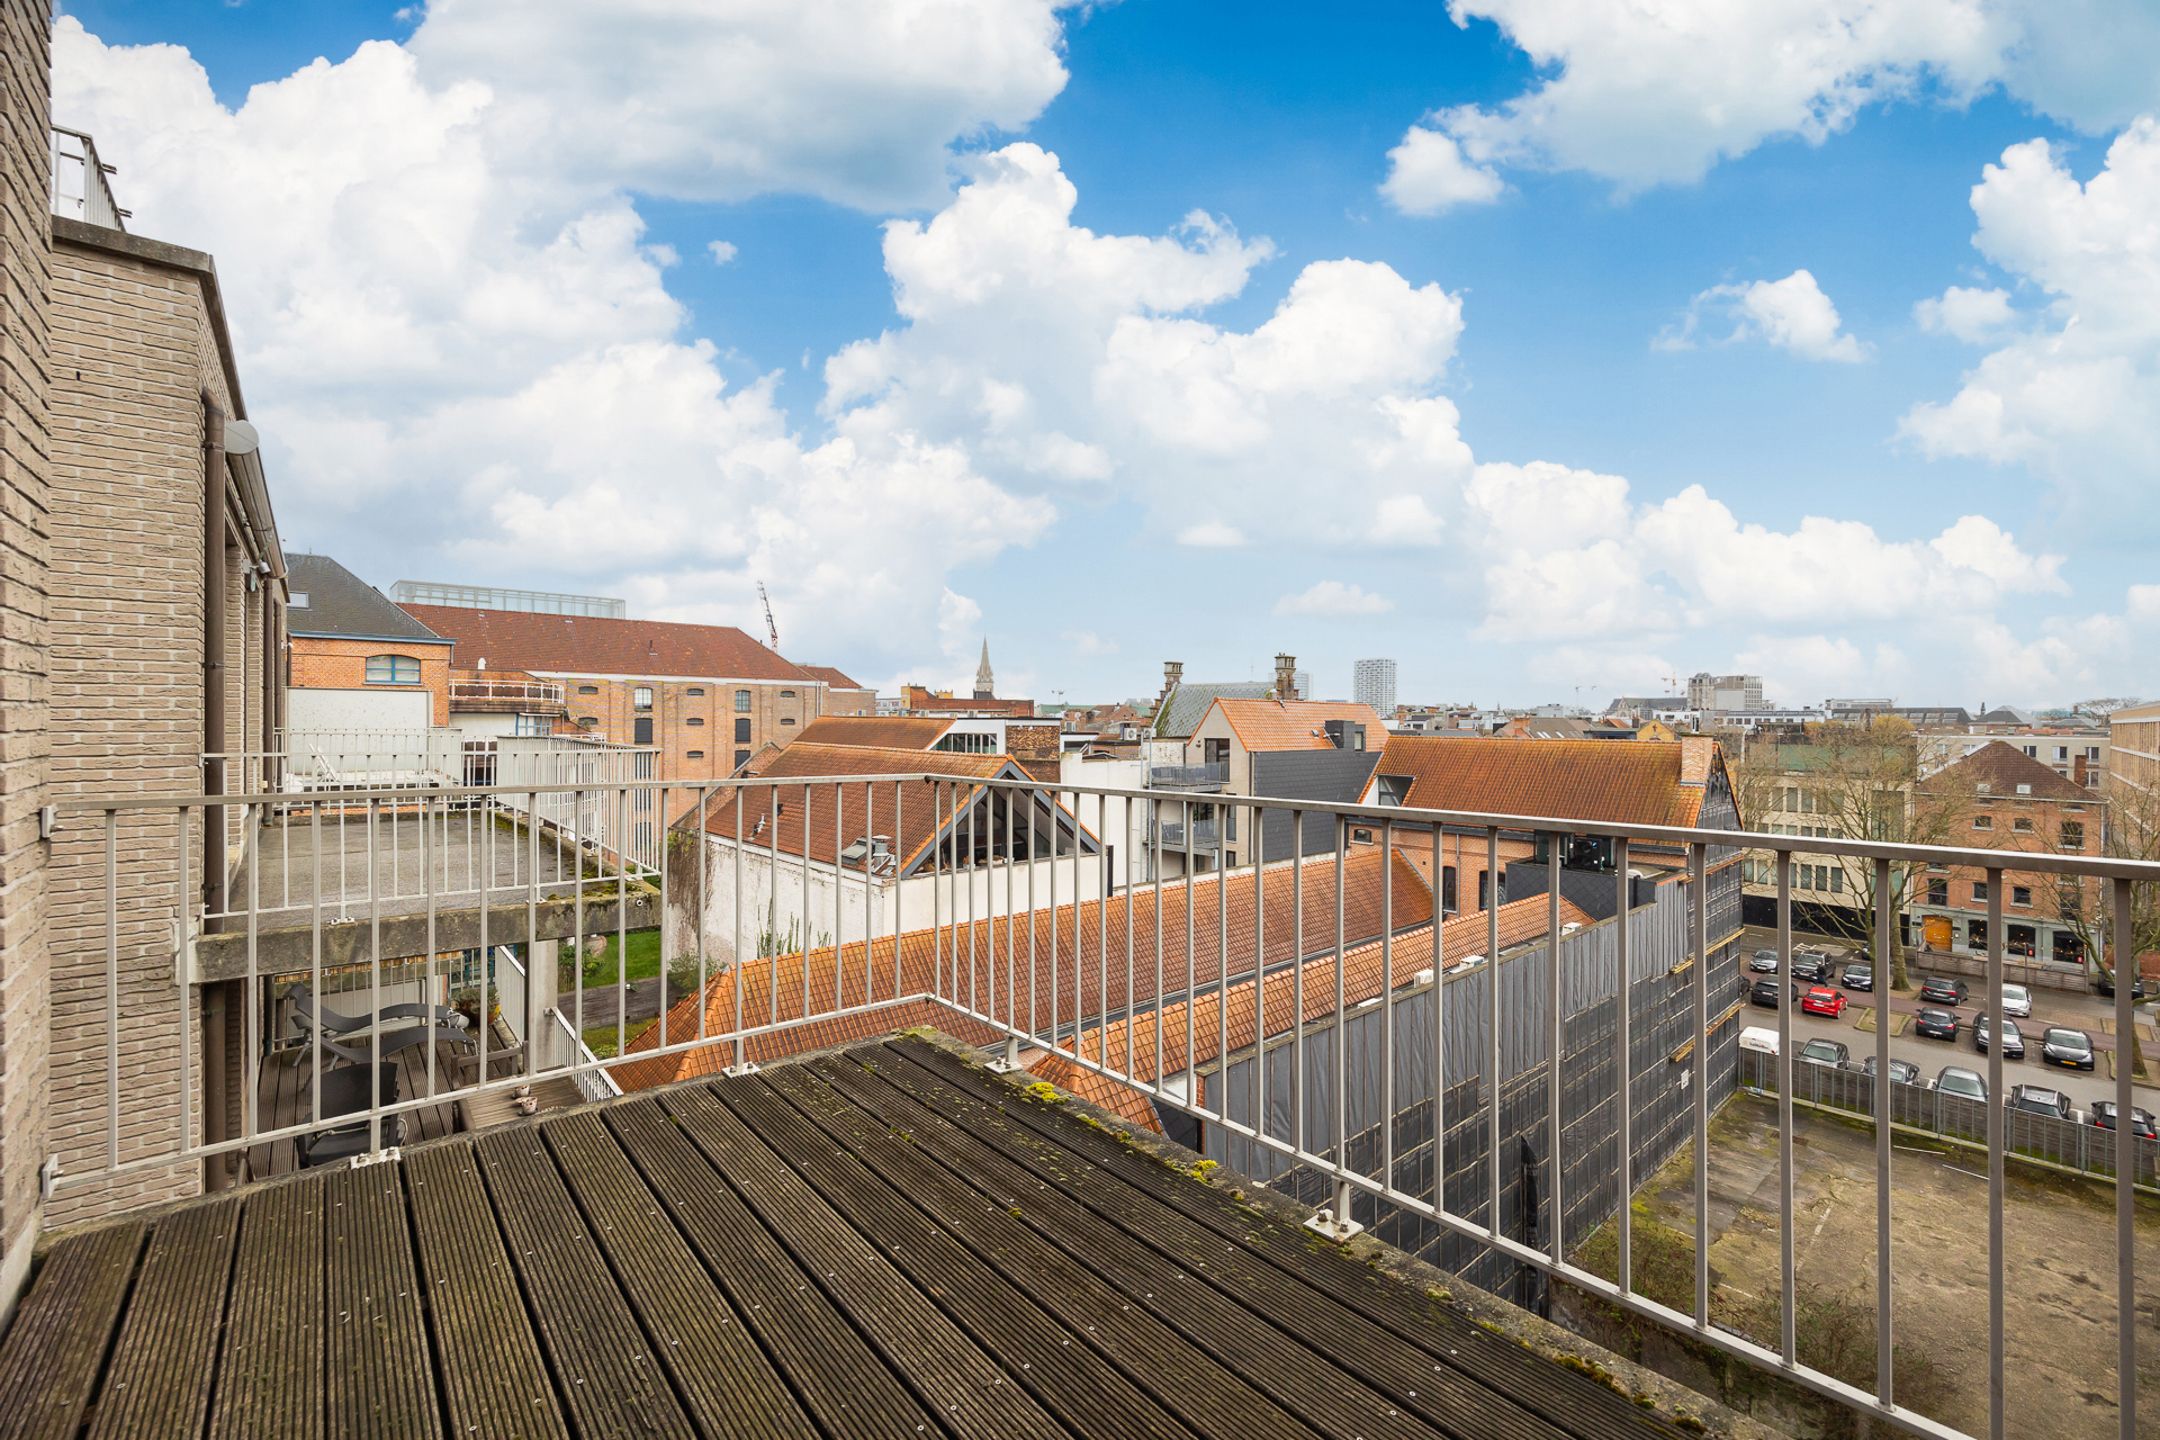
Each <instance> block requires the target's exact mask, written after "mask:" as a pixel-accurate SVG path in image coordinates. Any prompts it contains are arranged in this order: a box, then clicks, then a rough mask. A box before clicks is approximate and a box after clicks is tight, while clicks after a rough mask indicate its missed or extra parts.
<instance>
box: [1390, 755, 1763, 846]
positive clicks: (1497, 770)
mask: <svg viewBox="0 0 2160 1440" xmlns="http://www.w3.org/2000/svg"><path fill="white" fill-rule="evenodd" d="M1723 763H1724V762H1723V760H1722V759H1721V758H1720V756H1719V754H1718V750H1717V742H1716V741H1715V740H1713V739H1711V738H1709V737H1708V736H1690V737H1688V738H1687V739H1684V740H1669V741H1668V740H1631V741H1626V742H1621V741H1614V740H1507V739H1500V738H1494V737H1484V736H1479V737H1470V738H1464V737H1456V736H1448V735H1391V736H1389V737H1388V742H1387V744H1386V745H1385V746H1384V747H1383V748H1382V750H1381V752H1380V763H1379V765H1378V766H1377V767H1376V769H1375V772H1374V773H1375V775H1376V776H1403V777H1405V778H1407V779H1408V780H1409V781H1410V788H1409V791H1408V793H1407V794H1405V795H1404V797H1403V802H1402V803H1403V804H1405V805H1411V806H1416V807H1419V808H1422V809H1429V810H1470V811H1477V812H1480V813H1483V814H1487V815H1539V816H1550V817H1552V818H1554V819H1562V820H1589V821H1597V822H1604V823H1607V824H1622V825H1692V824H1694V823H1695V820H1696V817H1697V816H1698V815H1700V814H1701V812H1702V802H1703V797H1704V794H1705V793H1706V788H1707V785H1708V781H1709V777H1710V775H1711V773H1712V771H1713V770H1714V769H1716V768H1718V767H1720V766H1722V765H1723Z"/></svg>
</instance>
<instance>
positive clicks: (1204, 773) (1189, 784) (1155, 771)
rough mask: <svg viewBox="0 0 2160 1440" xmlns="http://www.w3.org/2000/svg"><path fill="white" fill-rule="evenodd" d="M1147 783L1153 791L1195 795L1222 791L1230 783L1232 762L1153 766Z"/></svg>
mask: <svg viewBox="0 0 2160 1440" xmlns="http://www.w3.org/2000/svg"><path fill="white" fill-rule="evenodd" d="M1147 783H1148V788H1149V789H1151V790H1176V791H1184V792H1194V793H1197V792H1202V791H1216V790H1220V789H1222V788H1223V786H1225V785H1227V784H1229V783H1230V762H1229V761H1227V760H1218V761H1216V762H1215V763H1214V764H1212V765H1151V766H1149V767H1148V776H1147Z"/></svg>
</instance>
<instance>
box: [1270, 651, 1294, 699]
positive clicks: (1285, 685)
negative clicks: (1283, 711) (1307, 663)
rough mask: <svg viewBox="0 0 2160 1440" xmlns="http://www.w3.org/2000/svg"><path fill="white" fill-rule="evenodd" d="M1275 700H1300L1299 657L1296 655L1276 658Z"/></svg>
mask: <svg viewBox="0 0 2160 1440" xmlns="http://www.w3.org/2000/svg"><path fill="white" fill-rule="evenodd" d="M1275 698H1276V699H1277V700H1295V699H1297V698H1298V693H1297V656H1295V655H1277V656H1276V657H1275Z"/></svg>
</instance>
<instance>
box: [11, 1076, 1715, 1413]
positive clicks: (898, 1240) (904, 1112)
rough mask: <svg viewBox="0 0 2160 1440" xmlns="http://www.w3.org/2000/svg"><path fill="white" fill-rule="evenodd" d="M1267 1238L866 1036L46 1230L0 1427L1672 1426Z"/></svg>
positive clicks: (1069, 1127) (1415, 1297)
mask: <svg viewBox="0 0 2160 1440" xmlns="http://www.w3.org/2000/svg"><path fill="white" fill-rule="evenodd" d="M285 1078H286V1079H288V1080H289V1079H291V1078H293V1077H291V1076H287V1077H285ZM433 1108H438V1109H440V1108H446V1107H433ZM1295 1230H1296V1227H1295V1226H1293V1225H1288V1224H1286V1223H1285V1222H1282V1221H1280V1220H1273V1221H1269V1220H1267V1219H1265V1218H1264V1217H1256V1215H1255V1213H1254V1212H1252V1211H1251V1210H1249V1209H1246V1208H1240V1207H1238V1206H1237V1205H1236V1204H1235V1203H1234V1201H1233V1200H1232V1198H1231V1197H1229V1196H1227V1195H1225V1194H1223V1193H1222V1192H1221V1191H1219V1190H1217V1189H1215V1188H1213V1187H1209V1186H1205V1185H1199V1184H1196V1183H1194V1182H1193V1181H1192V1180H1191V1179H1190V1177H1188V1176H1185V1175H1183V1174H1181V1173H1179V1172H1178V1171H1176V1170H1174V1169H1172V1168H1171V1167H1170V1166H1168V1165H1167V1164H1165V1163H1164V1162H1162V1161H1160V1160H1158V1159H1156V1158H1154V1157H1152V1156H1147V1155H1145V1154H1142V1153H1140V1152H1138V1151H1135V1150H1132V1149H1129V1148H1127V1147H1126V1146H1124V1145H1121V1144H1119V1143H1118V1142H1117V1140H1115V1139H1114V1138H1112V1137H1111V1136H1110V1135H1108V1134H1107V1133H1105V1132H1100V1131H1097V1130H1093V1129H1089V1128H1088V1127H1086V1126H1083V1125H1081V1124H1078V1123H1077V1122H1076V1121H1075V1120H1074V1118H1073V1117H1072V1116H1071V1115H1070V1114H1068V1113H1066V1112H1065V1111H1064V1110H1063V1109H1062V1108H1061V1107H1056V1106H1045V1105H1041V1104H1038V1103H1035V1102H1033V1101H1031V1100H1029V1099H1027V1098H1026V1097H1025V1096H1024V1095H1023V1094H1022V1093H1021V1092H1019V1091H1018V1090H1017V1089H1016V1088H1015V1087H1014V1086H1013V1085H1012V1084H1011V1083H1010V1082H1008V1081H1005V1080H1002V1079H998V1078H996V1077H992V1076H989V1075H987V1074H985V1073H983V1072H981V1071H979V1070H977V1069H974V1068H972V1067H970V1066H968V1065H966V1064H964V1063H962V1062H960V1061H958V1060H956V1059H954V1058H952V1057H951V1056H949V1055H947V1054H946V1053H944V1052H941V1051H936V1050H934V1049H927V1048H924V1047H923V1046H921V1045H920V1044H919V1043H916V1042H895V1043H892V1044H888V1045H883V1046H866V1047H861V1048H859V1049H857V1050H855V1051H852V1052H849V1054H848V1055H847V1056H846V1057H844V1058H842V1059H824V1060H818V1061H812V1062H809V1063H806V1064H803V1065H800V1066H795V1067H786V1068H776V1069H774V1070H769V1071H766V1072H763V1073H761V1074H758V1075H753V1076H747V1077H738V1078H733V1079H728V1080H723V1081H716V1082H711V1083H708V1084H696V1085H688V1086H683V1087H677V1088H673V1089H670V1090H666V1091H662V1092H659V1093H657V1094H655V1095H650V1096H633V1097H629V1098H626V1099H623V1100H620V1101H616V1102H613V1103H610V1104H606V1105H603V1106H599V1107H595V1108H593V1109H591V1110H588V1111H579V1112H576V1113H573V1114H570V1115H567V1116H560V1117H557V1118H554V1119H545V1120H542V1121H539V1122H536V1123H533V1124H522V1125H514V1126H509V1127H505V1128H502V1129H498V1130H493V1131H490V1132H488V1133H486V1134H484V1135H479V1136H473V1135H456V1136H453V1137H451V1138H449V1139H447V1140H445V1141H443V1142H441V1143H437V1144H432V1145H429V1144H423V1145H419V1146H417V1147H415V1148H411V1149H408V1150H407V1151H406V1152H405V1154H404V1155H403V1157H402V1159H396V1160H386V1161H382V1162H379V1163H376V1164H372V1165H366V1166H361V1167H358V1168H355V1167H351V1166H339V1167H332V1168H328V1169H326V1170H325V1171H323V1172H321V1173H315V1174H309V1175H299V1176H290V1177H286V1178H284V1179H281V1180H278V1181H276V1182H274V1183H270V1184H265V1185H256V1186H250V1187H246V1188H244V1189H242V1190H240V1191H239V1192H237V1193H235V1194H232V1195H228V1196H221V1197H216V1198H213V1199H208V1200H204V1201H201V1202H196V1203H193V1204H189V1205H184V1206H180V1207H178V1208H175V1209H172V1210H168V1211H163V1212H159V1213H158V1214H156V1215H155V1216H153V1217H151V1218H148V1219H145V1220H141V1221H135V1222H128V1223H121V1224H117V1225H112V1226H106V1227H101V1228H92V1229H89V1230H85V1231H81V1232H78V1233H76V1234H73V1235H70V1236H66V1237H63V1238H61V1239H58V1240H56V1241H55V1242H54V1243H53V1244H52V1246H51V1248H50V1249H49V1250H48V1251H47V1252H46V1253H45V1254H44V1255H43V1256H42V1257H41V1259H40V1262H39V1265H38V1268H37V1269H36V1271H35V1272H34V1274H33V1277H32V1281H31V1284H30V1287H29V1289H28V1291H27V1292H26V1294H25V1295H24V1297H23V1299H22V1302H21V1304H20V1305H19V1307H18V1309H17V1312H16V1315H15V1317H14V1320H13V1323H12V1324H11V1325H10V1326H9V1328H8V1329H7V1331H6V1332H5V1334H4V1335H0V1440H12V1437H17V1436H23V1437H46V1436H50V1437H53V1440H65V1437H72V1436H77V1435H81V1434H84V1433H88V1434H90V1435H92V1436H95V1437H112V1440H133V1437H150V1436H160V1437H162V1436H167V1435H171V1436H194V1437H202V1436H210V1437H226V1436H231V1437H236V1440H237V1437H251V1440H252V1437H255V1436H270V1435H275V1436H279V1437H286V1436H297V1437H303V1440H305V1437H321V1440H330V1437H339V1440H342V1437H345V1436H354V1437H364V1436H397V1437H404V1436H413V1437H428V1440H442V1437H446V1436H447V1437H463V1436H469V1435H486V1436H490V1437H493V1436H509V1437H515V1440H526V1437H530V1440H569V1437H570V1436H573V1435H576V1436H587V1435H617V1434H626V1435H653V1436H690V1435H704V1436H713V1435H731V1436H732V1435H746V1436H768V1437H773V1440H778V1437H783V1436H792V1435H796V1434H804V1435H810V1434H816V1435H823V1436H828V1437H833V1440H875V1437H882V1436H887V1435H895V1434H898V1435H931V1434H945V1435H949V1436H961V1437H966V1436H998V1437H1005V1436H1037V1435H1042V1436H1050V1435H1067V1434H1074V1435H1081V1436H1085V1437H1089V1440H1124V1437H1127V1436H1132V1437H1151V1436H1152V1437H1164V1440H1167V1437H1171V1436H1179V1435H1186V1434H1192V1435H1199V1436H1205V1437H1222V1440H1231V1437H1238V1440H1242V1437H1245V1436H1251V1435H1266V1436H1270V1437H1272V1436H1277V1435H1282V1436H1297V1437H1300V1440H1312V1437H1314V1436H1316V1435H1330V1436H1332V1435H1367V1436H1371V1437H1374V1440H1382V1437H1389V1440H1396V1437H1400V1440H1412V1437H1418V1436H1427V1435H1432V1434H1444V1435H1453V1436H1458V1437H1471V1436H1475V1437H1480V1440H1482V1437H1485V1436H1488V1435H1490V1436H1505V1437H1519V1440H1533V1437H1535V1440H1547V1437H1553V1436H1560V1435H1569V1436H1581V1437H1588V1436H1597V1437H1605V1436H1646V1437H1650V1436H1670V1435H1674V1434H1676V1433H1677V1432H1676V1431H1675V1430H1674V1429H1673V1427H1671V1426H1670V1425H1669V1424H1667V1423H1666V1422H1664V1421H1663V1420H1662V1419H1660V1418H1659V1417H1656V1416H1653V1415H1648V1414H1645V1413H1643V1412H1642V1411H1640V1410H1638V1409H1636V1408H1635V1407H1634V1406H1632V1405H1629V1404H1628V1403H1627V1401H1626V1400H1624V1399H1623V1398H1621V1397H1618V1396H1614V1395H1612V1394H1611V1392H1610V1391H1608V1390H1606V1389H1604V1387H1601V1386H1597V1385H1595V1384H1594V1383H1593V1382H1591V1381H1589V1380H1587V1379H1585V1378H1584V1377H1582V1376H1579V1375H1576V1374H1573V1373H1571V1372H1569V1371H1567V1370H1566V1369H1564V1368H1563V1367H1561V1366H1560V1365H1558V1364H1556V1363H1553V1362H1551V1361H1549V1360H1547V1359H1545V1358H1543V1357H1541V1356H1538V1355H1536V1354H1534V1353H1533V1352H1531V1351H1529V1350H1527V1349H1525V1348H1523V1347H1522V1346H1520V1345H1518V1344H1515V1343H1514V1342H1512V1341H1510V1340H1507V1339H1505V1338H1502V1337H1496V1336H1492V1335H1488V1334H1486V1333H1485V1332H1484V1331H1482V1330H1479V1329H1478V1328H1477V1327H1476V1326H1475V1325H1473V1324H1471V1323H1469V1322H1468V1321H1466V1320H1464V1319H1463V1318H1462V1317H1461V1316H1460V1315H1457V1314H1454V1313H1453V1312H1451V1311H1447V1310H1445V1309H1444V1307H1440V1306H1438V1305H1437V1304H1436V1303H1435V1302H1432V1301H1430V1300H1429V1299H1427V1297H1425V1296H1424V1295H1423V1294H1422V1293H1420V1292H1418V1291H1416V1290H1415V1289H1414V1288H1412V1287H1410V1286H1406V1285H1403V1284H1401V1283H1400V1282H1397V1281H1395V1280H1392V1279H1390V1278H1388V1277H1386V1276H1385V1275H1382V1274H1381V1273H1379V1272H1378V1271H1376V1270H1374V1269H1372V1268H1371V1267H1369V1266H1367V1265H1365V1264H1363V1263H1360V1262H1358V1261H1356V1260H1353V1259H1349V1258H1346V1257H1345V1256H1343V1255H1341V1254H1340V1253H1338V1252H1336V1251H1335V1250H1333V1249H1331V1248H1330V1247H1325V1246H1320V1245H1316V1244H1313V1243H1311V1241H1310V1240H1309V1238H1308V1237H1304V1236H1303V1235H1302V1234H1301V1233H1299V1234H1292V1233H1291V1232H1294V1231H1295ZM1592 1392H1594V1393H1592ZM86 1427H88V1428H87V1431H86Z"/></svg>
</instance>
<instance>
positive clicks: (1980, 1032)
mask: <svg viewBox="0 0 2160 1440" xmlns="http://www.w3.org/2000/svg"><path fill="white" fill-rule="evenodd" d="M2002 1034H2003V1038H2002V1047H2003V1059H2005V1060H2022V1059H2024V1058H2025V1037H2024V1036H2023V1035H2021V1034H2019V1033H2018V1028H2017V1021H2015V1020H2012V1019H2010V1018H2009V1017H2008V1016H2004V1017H2003V1022H2002ZM1973 1048H1974V1049H1975V1050H1978V1051H1979V1052H1980V1053H1981V1054H1983V1055H1985V1054H1987V1048H1988V1012H1987V1011H1985V1010H1983V1011H1981V1012H1980V1013H1979V1014H1978V1015H1977V1016H1975V1017H1973Z"/></svg>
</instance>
